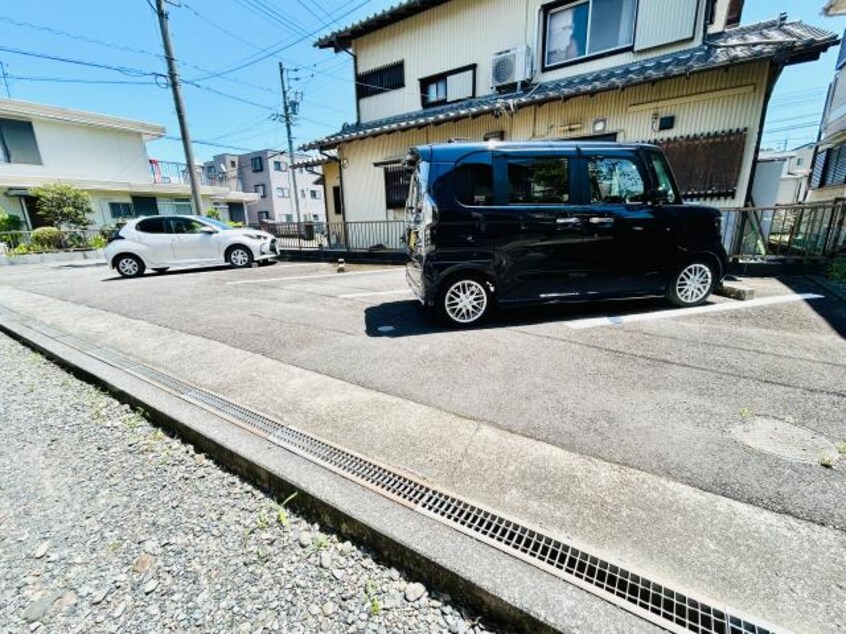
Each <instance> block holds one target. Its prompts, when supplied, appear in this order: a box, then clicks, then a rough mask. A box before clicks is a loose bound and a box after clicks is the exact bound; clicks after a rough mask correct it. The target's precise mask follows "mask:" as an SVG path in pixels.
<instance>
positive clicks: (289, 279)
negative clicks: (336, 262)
mask: <svg viewBox="0 0 846 634" xmlns="http://www.w3.org/2000/svg"><path fill="white" fill-rule="evenodd" d="M401 272H403V273H404V272H405V269H402V270H400V269H380V270H378V271H355V272H354V273H327V274H324V275H298V276H294V277H268V278H264V279H261V280H239V281H237V282H226V284H227V285H229V286H237V285H238V284H264V283H266V282H293V281H297V280H319V279H321V278H327V277H334V278H335V279H336V280H343V279H344V278H347V277H352V276H353V275H376V274H377V273H401Z"/></svg>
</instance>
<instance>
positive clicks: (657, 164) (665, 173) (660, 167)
mask: <svg viewBox="0 0 846 634" xmlns="http://www.w3.org/2000/svg"><path fill="white" fill-rule="evenodd" d="M649 158H650V160H651V161H652V167H653V168H654V169H655V175H656V176H657V177H658V188H659V189H660V190H661V191H662V192H664V193H666V194H667V202H668V203H670V204H671V205H672V204H674V203H676V202H678V195H677V194H676V187H675V185H674V184H673V177H672V176H671V175H670V166H669V165H667V159H665V158H664V157H663V155H661V154H659V153H658V152H650V154H649Z"/></svg>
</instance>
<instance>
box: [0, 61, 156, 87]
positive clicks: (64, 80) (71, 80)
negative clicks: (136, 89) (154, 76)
mask: <svg viewBox="0 0 846 634" xmlns="http://www.w3.org/2000/svg"><path fill="white" fill-rule="evenodd" d="M0 64H2V62H0ZM8 77H9V79H14V80H15V81H34V82H51V83H57V84H106V85H120V86H160V85H159V84H158V83H156V82H155V81H142V80H132V79H80V78H76V77H30V76H27V75H8Z"/></svg>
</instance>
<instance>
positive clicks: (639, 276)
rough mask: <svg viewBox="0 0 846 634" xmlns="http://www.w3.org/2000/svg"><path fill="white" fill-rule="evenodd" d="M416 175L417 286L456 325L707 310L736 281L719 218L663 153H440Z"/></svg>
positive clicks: (565, 149)
mask: <svg viewBox="0 0 846 634" xmlns="http://www.w3.org/2000/svg"><path fill="white" fill-rule="evenodd" d="M406 167H407V169H408V170H410V171H411V172H412V178H411V190H410V193H409V199H408V205H407V223H408V227H407V232H406V241H407V247H408V251H409V256H410V261H409V262H408V265H407V278H408V282H409V284H410V286H411V288H412V290H413V291H414V292H415V294H416V295H417V297H418V298H419V299H420V301H421V302H422V303H423V304H424V306H430V307H435V309H436V310H437V311H438V313H439V314H440V315H441V317H442V318H443V319H444V320H445V321H446V322H447V323H449V324H452V325H455V326H470V325H475V324H478V323H480V322H481V321H483V320H484V319H485V317H487V316H488V315H489V314H490V312H491V311H492V309H494V308H495V307H497V306H503V307H505V306H516V305H526V304H551V303H559V302H567V301H585V300H592V299H604V298H626V297H649V296H665V297H666V298H667V300H668V301H670V302H671V303H672V304H674V305H676V306H696V305H699V304H701V303H703V302H705V301H706V300H707V299H708V296H709V295H710V294H711V292H712V291H713V290H714V288H715V286H716V285H717V284H718V283H719V282H720V281H721V280H722V278H723V276H724V275H725V272H726V266H727V261H728V260H727V257H726V252H725V249H724V248H723V245H722V241H721V231H720V226H721V214H720V212H719V211H718V210H716V209H713V208H710V207H704V206H699V205H690V204H687V205H686V204H684V203H683V201H682V197H681V194H680V193H679V189H678V186H677V185H676V182H675V179H674V178H673V174H672V172H671V171H670V167H669V165H668V164H667V160H666V158H665V157H664V155H663V153H662V152H661V150H660V149H659V148H657V147H655V146H652V145H646V144H618V143H603V142H578V141H570V142H568V141H556V142H525V143H517V142H493V143H443V144H435V145H424V146H419V147H415V148H412V149H411V150H410V152H409V155H408V157H407V158H406Z"/></svg>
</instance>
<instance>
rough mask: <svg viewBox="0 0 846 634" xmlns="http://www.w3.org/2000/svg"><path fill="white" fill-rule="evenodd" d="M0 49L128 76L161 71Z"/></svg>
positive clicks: (5, 49)
mask: <svg viewBox="0 0 846 634" xmlns="http://www.w3.org/2000/svg"><path fill="white" fill-rule="evenodd" d="M0 51H5V52H7V53H13V54H15V55H23V56H26V57H36V58H38V59H48V60H51V61H54V62H63V63H65V64H76V65H78V66H87V67H89V68H100V69H102V70H113V71H117V72H119V73H121V74H123V75H129V76H130V77H155V76H160V75H161V73H155V72H151V71H146V70H141V69H138V68H130V67H128V66H110V65H109V64H100V63H98V62H88V61H85V60H79V59H73V58H70V57H62V56H60V55H47V54H46V53H36V52H34V51H25V50H22V49H19V48H12V47H9V46H0Z"/></svg>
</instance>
